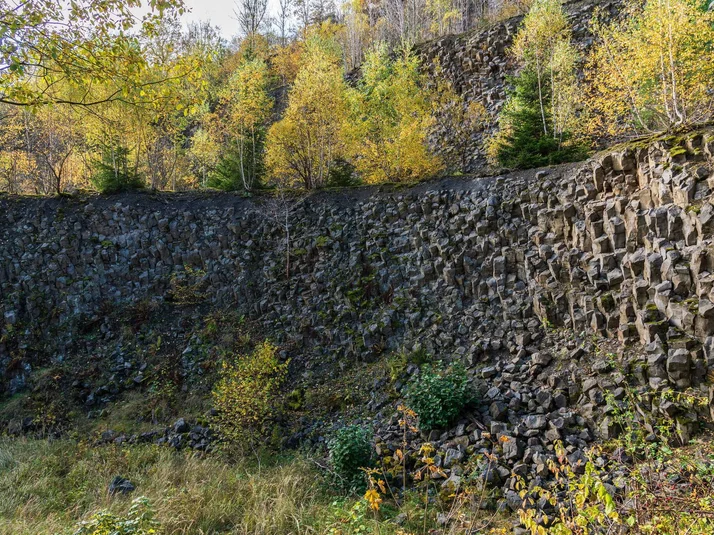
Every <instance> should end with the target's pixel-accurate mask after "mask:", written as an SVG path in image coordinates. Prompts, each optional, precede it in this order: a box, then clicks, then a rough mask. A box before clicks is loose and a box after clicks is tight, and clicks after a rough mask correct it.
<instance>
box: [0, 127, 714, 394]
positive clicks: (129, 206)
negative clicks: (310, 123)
mask: <svg viewBox="0 0 714 535" xmlns="http://www.w3.org/2000/svg"><path fill="white" fill-rule="evenodd" d="M713 155H714V141H712V138H711V133H705V134H696V135H692V136H690V137H688V138H686V139H684V140H677V141H660V142H653V143H651V144H649V145H647V146H644V147H640V148H626V149H623V150H622V151H615V152H609V153H605V154H602V155H600V156H598V157H596V158H594V159H593V160H591V161H589V162H587V163H585V164H581V165H575V166H565V167H562V168H556V169H553V170H551V171H549V172H548V173H547V174H546V173H539V174H538V176H539V178H536V177H535V174H533V173H522V174H518V173H516V174H512V175H507V176H504V177H496V178H485V179H469V180H446V181H442V182H436V183H427V184H423V185H420V186H418V187H415V188H413V189H411V190H410V189H405V190H397V191H394V192H391V193H390V192H383V191H379V190H376V189H360V190H348V191H344V192H341V193H320V194H316V195H314V196H313V197H312V198H310V199H308V200H307V201H303V202H295V203H292V204H291V203H282V204H279V203H277V201H275V200H271V199H258V200H255V201H248V200H245V199H241V198H239V197H234V196H230V195H203V196H201V195H187V196H173V197H172V196H152V195H147V194H144V195H141V194H135V195H126V196H115V197H89V198H85V199H77V200H72V199H29V198H11V197H5V198H0V288H1V293H0V317H1V318H3V319H4V321H3V322H2V331H3V338H2V340H3V341H2V342H0V363H2V365H3V369H5V368H7V367H9V368H10V369H8V370H7V371H6V380H5V382H4V386H5V388H6V389H7V388H10V383H11V382H12V381H13V380H14V381H16V382H17V384H20V383H21V380H20V379H17V378H18V377H21V376H22V375H23V373H25V371H26V370H27V369H28V368H29V367H31V366H32V365H33V358H35V357H34V355H35V354H36V353H37V352H38V350H37V347H36V346H33V344H35V341H36V340H37V338H38V336H39V335H41V334H42V333H49V332H52V333H53V336H52V337H51V339H49V340H45V344H49V347H48V348H47V349H48V351H49V353H50V354H51V355H53V356H56V355H61V354H62V352H63V351H64V350H65V349H64V348H65V347H66V344H68V343H71V339H72V335H73V333H76V332H77V331H78V329H81V328H82V327H83V326H84V325H86V324H87V323H88V322H89V323H91V321H93V318H96V317H98V316H100V315H101V314H102V310H106V307H116V306H121V304H122V303H130V302H135V301H137V300H141V299H147V298H148V299H158V300H162V299H176V295H178V294H180V293H181V292H184V293H185V292H189V293H190V292H194V293H196V295H197V296H198V297H199V298H200V299H201V300H202V301H208V302H213V303H215V304H217V305H221V306H228V307H234V308H237V309H238V310H241V311H243V312H244V313H245V314H247V315H249V316H250V317H252V318H258V319H259V320H260V322H261V323H262V324H263V325H264V326H265V327H266V328H268V329H271V330H273V331H275V332H276V333H277V335H278V337H279V341H280V340H282V341H285V340H292V341H297V342H299V343H301V344H303V345H304V346H305V347H306V348H307V349H308V350H309V351H312V352H314V353H316V354H318V355H322V356H329V355H333V356H334V355H339V357H340V358H356V359H369V358H370V356H372V355H376V354H379V353H381V352H384V351H386V350H396V349H398V348H400V347H406V348H407V349H419V348H422V349H424V350H426V351H427V352H429V353H431V354H435V355H439V356H440V357H443V358H445V359H460V360H463V361H464V362H465V363H466V364H467V365H468V366H471V367H473V366H475V365H477V364H478V363H479V362H481V361H488V360H489V359H490V358H491V357H492V356H493V355H498V354H509V353H510V354H513V355H520V356H521V357H525V356H530V358H531V360H532V362H533V365H534V366H545V365H547V364H548V362H549V359H551V357H552V356H551V355H549V354H548V352H547V351H535V350H533V348H534V347H536V346H537V342H538V341H539V340H540V339H541V338H542V326H543V325H544V324H545V325H552V326H565V327H567V328H569V329H572V330H573V331H574V332H582V331H594V332H597V333H599V334H602V335H604V336H606V337H610V338H614V339H617V340H619V341H621V342H623V343H626V344H632V343H636V344H642V345H644V346H647V347H648V348H654V349H652V351H651V352H649V355H650V356H649V357H648V360H647V362H643V363H642V377H643V380H646V382H648V384H650V385H651V386H653V387H659V385H669V384H672V385H676V386H677V387H679V388H686V387H688V386H691V385H696V384H697V383H698V382H701V380H702V378H703V376H705V375H706V373H707V371H708V369H709V366H710V365H712V359H714V354H713V353H712V347H713V344H714V342H713V340H714V339H712V335H714V305H713V304H712V303H714V295H712V289H713V287H714V257H713V256H712V245H713V242H712V228H714V206H712V204H711V200H712V196H711V190H710V188H711V187H712V186H713V185H714V182H713V178H712V171H711V166H710V159H711V158H712V157H713ZM276 210H277V211H276ZM281 210H282V212H281ZM285 213H287V215H288V227H289V228H288V230H289V234H290V248H289V252H288V251H286V248H285V243H286V240H285V235H286V232H285V230H286V229H285V219H284V217H283V216H284V215H285ZM288 260H289V267H288V266H286V264H287V261H288ZM288 272H289V279H288ZM40 337H41V336H40ZM45 338H47V337H45ZM573 349H574V350H575V351H574V353H573V354H572V355H571V358H572V359H577V358H578V355H577V348H573Z"/></svg>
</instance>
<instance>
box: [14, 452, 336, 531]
mask: <svg viewBox="0 0 714 535" xmlns="http://www.w3.org/2000/svg"><path fill="white" fill-rule="evenodd" d="M116 475H121V476H123V477H126V478H128V479H130V480H131V481H132V482H134V483H135V484H136V486H137V490H136V491H135V492H134V494H133V495H134V496H139V495H143V496H146V497H148V498H149V500H150V501H151V503H152V505H153V506H154V508H155V511H156V518H157V519H158V520H159V521H160V522H161V525H162V528H163V533H166V534H187V535H188V534H192V535H193V534H199V535H203V534H209V533H210V534H213V533H232V534H233V533H235V534H242V533H251V534H268V533H271V534H273V533H274V534H278V533H284V534H288V533H294V534H300V533H311V532H315V531H323V530H325V529H329V528H328V527H327V525H326V524H327V523H329V522H330V518H332V517H334V515H333V514H332V512H331V510H332V509H335V508H336V506H334V505H332V503H333V502H332V500H331V499H330V497H329V496H328V495H327V493H326V492H325V486H324V485H323V484H322V483H321V479H320V477H319V476H320V474H319V473H318V470H317V468H316V467H315V466H314V465H313V464H312V463H311V462H309V461H308V460H307V459H305V458H302V457H295V458H292V459H283V460H281V461H280V462H277V461H275V460H274V461H273V462H272V463H271V464H270V465H265V464H262V465H261V464H259V463H258V462H257V461H252V462H248V461H242V462H236V463H226V462H224V461H222V460H220V459H219V458H217V457H204V458H199V457H197V456H194V455H191V454H184V453H176V452H174V451H172V450H169V449H168V448H160V447H157V446H133V447H130V448H129V447H125V448H119V447H101V448H89V447H85V446H82V445H79V444H77V443H74V442H70V441H56V442H46V441H31V440H3V439H0V533H7V534H13V535H44V534H55V533H60V534H64V533H72V532H73V527H74V526H75V524H76V522H77V521H79V520H81V519H83V518H86V517H88V516H89V515H91V514H92V513H94V512H96V511H97V510H100V509H107V510H110V511H113V512H116V513H120V514H124V513H125V512H126V510H127V509H128V508H129V505H130V501H131V499H130V498H127V497H120V496H110V495H109V492H108V484H109V482H110V481H111V480H112V478H113V477H114V476H116Z"/></svg>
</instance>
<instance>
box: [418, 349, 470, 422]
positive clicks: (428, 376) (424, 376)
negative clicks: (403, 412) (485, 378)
mask: <svg viewBox="0 0 714 535" xmlns="http://www.w3.org/2000/svg"><path fill="white" fill-rule="evenodd" d="M473 400H474V395H473V392H472V391H471V388H470V386H469V378H468V376H467V374H466V368H464V366H463V365H462V364H460V363H456V364H454V365H452V366H450V367H448V368H444V367H443V366H442V365H441V364H438V365H437V366H435V367H431V366H425V367H424V368H423V369H422V371H421V373H420V374H419V375H418V376H417V377H416V378H415V379H413V381H412V382H411V383H410V384H409V386H408V388H407V393H406V401H407V405H408V406H409V407H410V408H411V409H412V410H413V411H414V412H416V414H417V416H418V418H419V427H420V428H421V429H422V430H424V431H430V430H432V429H438V428H444V427H446V426H447V425H449V424H450V423H451V422H452V421H453V420H454V419H455V418H456V417H457V416H458V415H459V414H461V411H462V410H463V409H464V407H465V406H466V405H468V404H469V403H471V402H472V401H473Z"/></svg>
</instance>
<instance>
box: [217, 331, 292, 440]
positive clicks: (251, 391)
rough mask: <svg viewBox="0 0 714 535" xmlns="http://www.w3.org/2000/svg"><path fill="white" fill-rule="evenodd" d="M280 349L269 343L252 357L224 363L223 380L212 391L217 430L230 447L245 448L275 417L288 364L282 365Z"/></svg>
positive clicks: (256, 349) (257, 350)
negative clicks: (278, 353)
mask: <svg viewBox="0 0 714 535" xmlns="http://www.w3.org/2000/svg"><path fill="white" fill-rule="evenodd" d="M277 351H278V348H277V347H276V346H275V345H273V344H272V343H271V342H269V341H267V340H266V341H265V342H263V343H262V344H260V345H258V346H257V347H256V348H255V350H254V351H253V352H252V353H250V354H249V355H243V356H239V357H238V358H236V359H235V360H229V361H226V362H224V363H223V368H222V370H221V378H220V379H219V381H218V382H217V383H216V385H215V386H214V388H213V403H214V405H215V407H216V409H217V410H218V416H217V419H218V428H219V430H220V432H221V435H222V436H223V437H224V438H225V439H227V440H228V441H229V442H230V443H231V444H233V445H236V446H241V445H244V444H245V443H246V442H249V441H250V440H253V439H254V438H255V437H256V436H258V435H259V434H260V433H261V432H262V431H263V429H262V427H263V426H264V424H266V423H267V422H268V421H269V420H270V419H271V418H272V417H273V416H274V415H275V407H276V404H277V403H276V400H277V397H278V394H279V392H280V387H281V386H282V384H283V382H284V381H285V377H286V375H287V369H288V363H287V362H284V363H281V362H280V361H279V359H278V356H277Z"/></svg>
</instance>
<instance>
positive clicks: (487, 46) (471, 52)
mask: <svg viewBox="0 0 714 535" xmlns="http://www.w3.org/2000/svg"><path fill="white" fill-rule="evenodd" d="M621 5H622V3H621V2H620V1H618V0H609V1H606V2H592V1H589V0H586V1H582V0H578V1H572V0H571V1H569V2H565V8H566V10H567V12H568V14H569V17H570V20H571V24H572V28H573V41H574V43H575V45H576V46H577V48H578V49H579V50H580V52H581V57H582V58H584V57H585V55H586V54H587V52H588V49H589V48H590V46H591V45H592V42H593V38H592V34H591V33H590V22H591V21H592V18H593V15H594V12H595V9H596V8H597V9H600V10H601V13H602V14H603V15H608V16H614V15H615V14H616V13H617V12H618V9H619V7H620V6H621ZM522 20H523V17H515V18H512V19H509V20H506V21H504V22H501V23H499V24H496V25H494V26H493V27H491V28H488V29H485V30H474V31H471V32H467V33H463V34H459V35H453V36H448V37H444V38H441V39H436V40H434V41H430V42H428V43H424V44H421V45H419V46H418V47H417V52H418V54H419V55H420V57H421V58H422V62H423V64H424V65H429V66H430V68H432V69H433V68H434V66H436V65H438V66H439V67H440V69H441V70H440V73H439V76H445V77H446V78H447V79H448V80H450V81H451V83H452V84H453V87H454V89H455V90H456V91H457V93H458V94H460V95H463V96H464V99H465V101H466V102H467V103H471V102H478V103H480V104H482V105H483V107H484V109H485V110H486V111H487V112H488V116H489V117H490V121H491V124H490V125H488V126H486V127H485V129H484V130H483V131H475V132H473V133H471V136H470V139H469V140H468V143H467V144H466V145H467V149H466V151H465V152H466V154H467V156H466V158H465V159H466V161H465V169H464V171H467V172H474V171H478V170H480V169H482V168H484V167H485V166H486V160H485V156H484V153H483V148H482V147H483V140H484V138H485V137H486V136H487V135H489V134H492V133H493V132H494V130H495V128H496V125H497V118H498V113H499V112H500V110H501V108H502V107H503V105H504V103H505V102H506V90H507V77H508V76H510V75H513V74H515V69H516V66H515V65H514V63H513V61H512V60H511V59H510V58H509V56H508V50H509V48H510V47H511V45H512V44H513V39H514V37H515V36H516V34H517V33H518V28H519V26H520V24H521V22H522ZM459 135H461V134H459ZM434 138H435V139H438V143H437V145H438V148H439V152H440V153H441V154H442V155H444V156H445V157H446V158H447V160H451V159H456V160H457V161H461V160H462V159H464V158H463V157H461V156H457V155H455V154H454V152H455V150H457V149H456V148H457V147H461V146H462V145H463V140H461V139H459V140H455V139H452V138H453V133H452V132H450V131H449V130H448V129H446V128H444V129H442V130H438V131H437V133H436V134H435V136H434Z"/></svg>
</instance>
